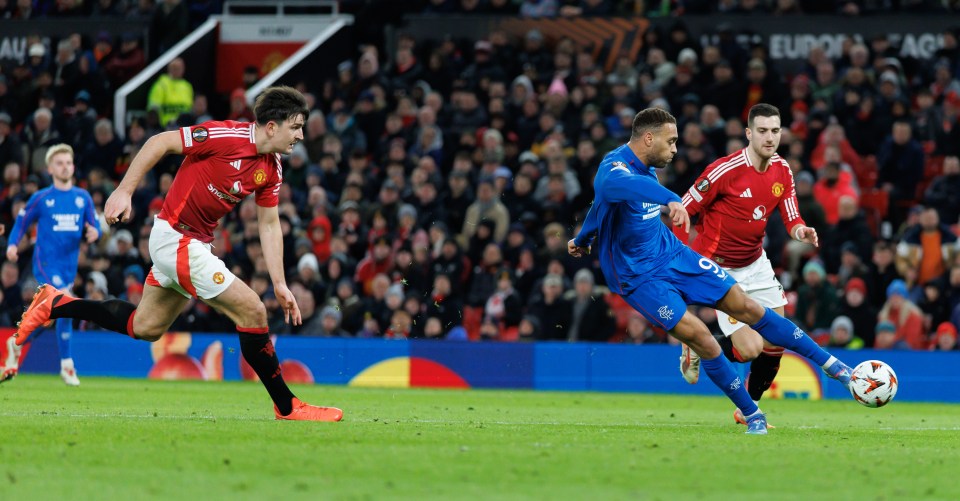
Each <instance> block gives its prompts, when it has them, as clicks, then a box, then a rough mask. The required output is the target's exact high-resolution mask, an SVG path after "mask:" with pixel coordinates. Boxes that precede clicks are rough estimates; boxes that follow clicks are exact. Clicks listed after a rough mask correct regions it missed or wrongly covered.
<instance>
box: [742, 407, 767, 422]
mask: <svg viewBox="0 0 960 501" xmlns="http://www.w3.org/2000/svg"><path fill="white" fill-rule="evenodd" d="M761 414H763V411H762V410H760V408H759V407H757V412H754V413H753V414H750V415H749V416H744V417H743V419H744V420H746V421H750V419H751V418H753V417H755V416H759V415H761Z"/></svg>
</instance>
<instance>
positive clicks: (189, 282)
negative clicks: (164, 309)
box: [147, 217, 237, 299]
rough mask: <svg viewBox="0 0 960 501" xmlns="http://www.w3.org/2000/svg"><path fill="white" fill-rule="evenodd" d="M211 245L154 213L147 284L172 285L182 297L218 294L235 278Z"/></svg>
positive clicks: (204, 296) (215, 295)
mask: <svg viewBox="0 0 960 501" xmlns="http://www.w3.org/2000/svg"><path fill="white" fill-rule="evenodd" d="M212 247H213V246H212V245H210V244H205V243H203V242H201V241H199V240H197V239H195V238H191V237H188V236H185V235H183V234H182V233H180V232H178V231H177V230H175V229H173V228H172V227H171V226H170V223H168V222H166V221H165V220H163V219H160V218H158V217H155V218H154V220H153V230H152V231H151V232H150V259H152V260H153V266H152V267H151V268H150V274H148V275H147V285H153V286H155V287H163V288H165V289H174V290H176V291H177V292H179V293H180V294H183V295H184V296H186V297H188V298H189V297H199V298H200V299H210V298H215V297H217V296H219V295H220V294H221V293H222V292H223V291H225V290H227V287H230V284H232V283H233V281H234V280H235V279H236V278H237V277H236V276H235V275H234V274H233V273H231V272H230V270H229V269H227V265H226V264H224V263H223V261H221V260H220V258H218V257H217V256H214V255H213V253H212V252H210V249H211V248H212Z"/></svg>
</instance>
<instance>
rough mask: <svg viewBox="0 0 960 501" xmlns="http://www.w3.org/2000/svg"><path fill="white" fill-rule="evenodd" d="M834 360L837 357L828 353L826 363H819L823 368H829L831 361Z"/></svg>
mask: <svg viewBox="0 0 960 501" xmlns="http://www.w3.org/2000/svg"><path fill="white" fill-rule="evenodd" d="M836 361H837V357H835V356H833V355H830V358H828V359H827V363H825V364H823V365H821V367H823V368H824V369H829V368H830V366H831V365H833V363H834V362H836Z"/></svg>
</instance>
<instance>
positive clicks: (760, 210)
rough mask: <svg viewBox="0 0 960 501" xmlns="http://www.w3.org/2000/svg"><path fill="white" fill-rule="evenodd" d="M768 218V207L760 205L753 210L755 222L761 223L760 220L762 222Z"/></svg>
mask: <svg viewBox="0 0 960 501" xmlns="http://www.w3.org/2000/svg"><path fill="white" fill-rule="evenodd" d="M766 217H767V208H766V207H764V206H762V205H758V206H757V208H756V209H753V220H754V221H760V220H762V219H765V218H766Z"/></svg>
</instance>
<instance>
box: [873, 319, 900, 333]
mask: <svg viewBox="0 0 960 501" xmlns="http://www.w3.org/2000/svg"><path fill="white" fill-rule="evenodd" d="M881 332H894V333H895V332H897V326H896V325H893V322H890V321H889V320H884V321H883V322H880V323H878V324H877V333H878V334H879V333H881Z"/></svg>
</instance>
